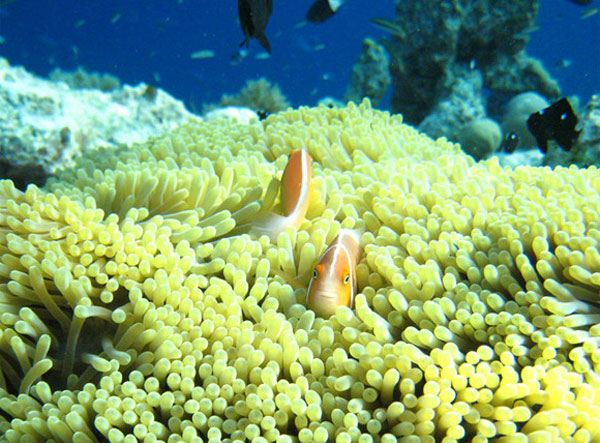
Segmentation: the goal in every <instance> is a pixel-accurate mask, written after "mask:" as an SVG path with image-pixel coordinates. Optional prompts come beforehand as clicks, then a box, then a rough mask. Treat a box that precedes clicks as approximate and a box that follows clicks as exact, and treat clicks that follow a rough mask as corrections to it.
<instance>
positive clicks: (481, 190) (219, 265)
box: [0, 101, 600, 443]
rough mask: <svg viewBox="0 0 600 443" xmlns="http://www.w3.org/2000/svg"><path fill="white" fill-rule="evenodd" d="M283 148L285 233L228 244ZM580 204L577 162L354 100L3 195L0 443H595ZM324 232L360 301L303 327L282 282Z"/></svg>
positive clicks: (588, 286)
mask: <svg viewBox="0 0 600 443" xmlns="http://www.w3.org/2000/svg"><path fill="white" fill-rule="evenodd" d="M300 148H304V149H307V150H308V152H309V153H310V155H311V156H312V157H313V159H314V161H313V173H314V174H313V175H314V177H313V184H314V187H313V189H312V190H311V197H310V205H309V209H308V213H307V216H306V220H305V221H304V223H303V224H302V225H301V226H300V228H299V229H298V230H295V229H294V228H290V229H288V230H287V231H285V232H284V233H282V234H280V235H279V237H278V239H277V242H276V243H271V242H270V241H269V240H268V238H267V237H266V236H262V237H260V238H253V237H251V236H249V235H248V234H244V233H241V234H239V235H235V236H234V235H232V231H233V230H234V229H235V227H236V226H237V225H239V224H240V223H242V222H246V221H251V220H252V218H253V217H254V216H255V214H257V213H258V212H259V211H260V210H261V207H262V205H263V203H262V199H263V198H264V196H265V193H266V191H265V190H266V189H267V187H268V185H269V183H270V182H271V180H272V178H273V177H276V178H277V177H279V176H280V174H281V171H282V169H283V167H284V166H285V164H286V162H287V156H288V155H289V153H290V152H291V151H292V150H295V149H300ZM599 191H600V175H599V172H598V170H597V169H596V168H590V169H578V168H576V167H571V168H568V169H565V168H556V169H555V170H550V169H549V168H531V167H519V168H516V169H514V170H513V169H510V168H502V167H500V166H499V164H498V161H497V159H496V158H495V157H493V158H492V159H490V160H487V161H482V162H479V163H476V162H475V161H474V160H473V159H472V158H471V157H470V156H467V155H465V154H464V153H463V152H462V151H461V150H460V149H459V146H458V145H456V144H453V143H449V142H447V141H446V140H444V139H438V140H436V141H433V140H431V139H430V138H428V137H427V136H425V135H422V134H420V133H418V132H417V131H416V130H415V129H413V128H412V127H410V126H408V125H405V124H403V123H402V118H401V117H400V116H390V115H389V114H388V113H384V112H379V111H375V110H373V109H371V107H370V105H369V102H368V101H365V102H363V103H362V104H361V105H360V106H356V105H354V104H352V103H351V104H350V105H349V106H348V107H346V108H332V109H329V108H326V107H319V108H300V109H295V110H288V111H285V112H281V113H278V114H275V115H272V116H270V117H268V118H267V119H266V120H263V121H260V122H254V123H251V124H249V125H239V124H235V123H233V122H231V121H229V120H227V119H220V120H215V121H211V122H200V123H191V124H188V125H184V126H182V127H180V128H179V129H177V130H175V131H173V132H171V133H170V134H167V135H164V136H162V137H157V138H154V139H151V140H150V141H149V142H147V143H144V144H135V145H133V146H131V147H129V148H128V149H120V150H115V149H111V150H105V149H101V150H99V151H95V152H90V153H86V154H85V155H84V156H83V157H81V158H78V159H77V161H76V165H75V167H73V168H72V169H69V170H66V171H64V172H61V173H60V174H59V175H58V178H53V179H51V180H50V182H49V183H48V184H47V185H46V188H45V189H43V190H41V189H38V188H37V187H35V186H29V188H28V189H27V191H26V192H20V191H17V190H16V189H15V188H14V187H13V185H12V182H10V181H0V249H1V252H2V255H1V259H0V261H1V263H0V304H1V306H2V311H3V314H2V316H0V328H1V329H0V332H1V333H0V351H1V352H0V363H1V364H0V368H1V369H0V374H1V376H0V386H2V388H0V408H1V409H2V411H3V412H2V414H1V415H0V432H1V433H2V434H3V435H4V436H5V438H6V439H7V441H10V442H12V441H18V440H19V439H21V438H22V439H23V441H35V440H50V439H53V440H55V441H77V442H80V441H81V442H82V441H106V440H108V441H112V442H117V441H123V442H129V441H132V442H133V441H165V442H167V441H168V442H175V441H205V442H206V441H208V442H215V443H216V442H219V441H221V442H232V441H252V442H255V443H260V442H270V441H278V442H282V443H285V442H316V443H324V442H326V441H334V440H335V441H337V442H341V443H346V442H347V443H349V442H352V441H360V442H371V441H375V442H381V443H391V442H396V441H407V442H408V441H422V442H432V443H433V442H435V441H445V442H451V441H459V440H462V441H473V442H486V441H497V442H508V441H510V442H524V441H540V442H541V441H544V442H546V441H570V440H573V441H598V439H600V426H599V425H600V406H598V405H599V404H600V397H599V396H600V374H599V362H600V349H599V344H600V326H599V324H598V319H599V318H600V307H599V303H598V287H599V286H600V278H599V276H600V255H599V254H598V242H599V241H600V197H599ZM267 206H268V205H267ZM263 209H264V208H263ZM340 228H363V229H364V234H363V235H362V238H361V242H362V246H364V250H365V252H364V254H363V257H362V259H361V261H360V263H359V264H358V267H357V281H358V288H359V293H358V295H357V297H356V303H355V308H354V309H352V310H351V309H349V308H346V307H341V308H339V309H338V310H337V311H336V313H335V315H334V316H332V317H331V318H329V319H322V318H318V317H315V315H314V313H313V312H312V311H310V310H307V309H306V307H305V306H304V305H303V302H304V299H305V296H306V289H305V288H306V286H305V285H304V284H303V283H304V282H298V281H297V276H302V275H304V274H306V273H307V271H308V272H310V270H311V269H312V267H313V266H314V264H315V263H316V262H317V261H318V258H319V256H320V254H322V252H323V250H324V248H325V246H326V245H327V243H328V242H330V241H331V240H332V239H333V238H334V237H335V235H336V234H337V233H338V231H339V229H340Z"/></svg>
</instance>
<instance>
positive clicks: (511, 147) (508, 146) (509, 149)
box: [500, 132, 519, 154]
mask: <svg viewBox="0 0 600 443" xmlns="http://www.w3.org/2000/svg"><path fill="white" fill-rule="evenodd" d="M518 145H519V135H518V134H517V133H516V132H510V133H508V134H506V137H504V140H503V141H502V145H501V146H500V149H501V150H502V151H504V152H506V153H507V154H512V153H513V152H515V149H516V148H517V146H518Z"/></svg>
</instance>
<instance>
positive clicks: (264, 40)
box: [256, 34, 271, 54]
mask: <svg viewBox="0 0 600 443" xmlns="http://www.w3.org/2000/svg"><path fill="white" fill-rule="evenodd" d="M256 40H258V42H259V43H260V44H261V45H262V47H263V48H265V51H267V52H268V53H269V54H270V53H271V44H270V43H269V40H267V36H266V35H265V34H259V35H257V36H256Z"/></svg>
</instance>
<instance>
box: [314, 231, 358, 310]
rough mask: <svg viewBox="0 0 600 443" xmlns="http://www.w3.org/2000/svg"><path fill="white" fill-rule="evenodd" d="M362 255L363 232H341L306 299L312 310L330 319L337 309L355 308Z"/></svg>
mask: <svg viewBox="0 0 600 443" xmlns="http://www.w3.org/2000/svg"><path fill="white" fill-rule="evenodd" d="M361 253H362V248H361V246H360V232H359V231H356V230H352V229H341V230H340V233H339V234H338V235H337V236H336V237H335V238H334V239H333V241H332V242H331V244H330V245H329V247H328V248H327V250H326V251H325V253H324V254H323V256H322V257H321V261H319V264H318V265H317V266H315V270H314V271H313V277H312V280H311V281H310V284H309V285H308V292H307V295H306V304H307V306H308V308H309V309H312V310H313V311H315V314H317V315H318V316H320V317H323V318H329V317H330V316H331V315H333V314H334V313H335V310H336V309H337V308H338V306H348V307H350V308H351V307H352V306H353V304H354V294H355V293H356V264H357V262H358V259H359V257H360V255H361Z"/></svg>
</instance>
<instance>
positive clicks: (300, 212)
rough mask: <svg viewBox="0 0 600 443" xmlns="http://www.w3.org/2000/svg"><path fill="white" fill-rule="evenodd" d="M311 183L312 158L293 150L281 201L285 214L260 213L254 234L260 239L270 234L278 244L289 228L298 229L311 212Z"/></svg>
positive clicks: (285, 176)
mask: <svg viewBox="0 0 600 443" xmlns="http://www.w3.org/2000/svg"><path fill="white" fill-rule="evenodd" d="M311 180H312V158H311V156H310V155H309V154H308V152H306V151H305V150H304V149H302V150H300V151H293V152H292V153H291V154H290V158H289V160H288V162H287V165H286V166H285V169H284V170H283V175H282V176H281V186H280V189H281V191H280V201H281V210H282V212H283V214H284V215H283V216H282V215H279V214H275V213H273V212H266V213H262V214H260V215H259V216H257V217H256V219H255V220H254V221H253V223H252V224H253V226H252V232H253V233H254V234H256V235H259V236H260V235H263V234H266V235H268V236H269V238H270V239H271V241H272V242H275V241H277V236H278V235H279V234H280V233H282V232H283V231H285V229H286V228H287V227H288V226H295V227H296V228H298V227H299V226H300V224H302V222H303V221H304V216H305V215H306V211H307V210H308V201H309V197H310V184H311Z"/></svg>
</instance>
